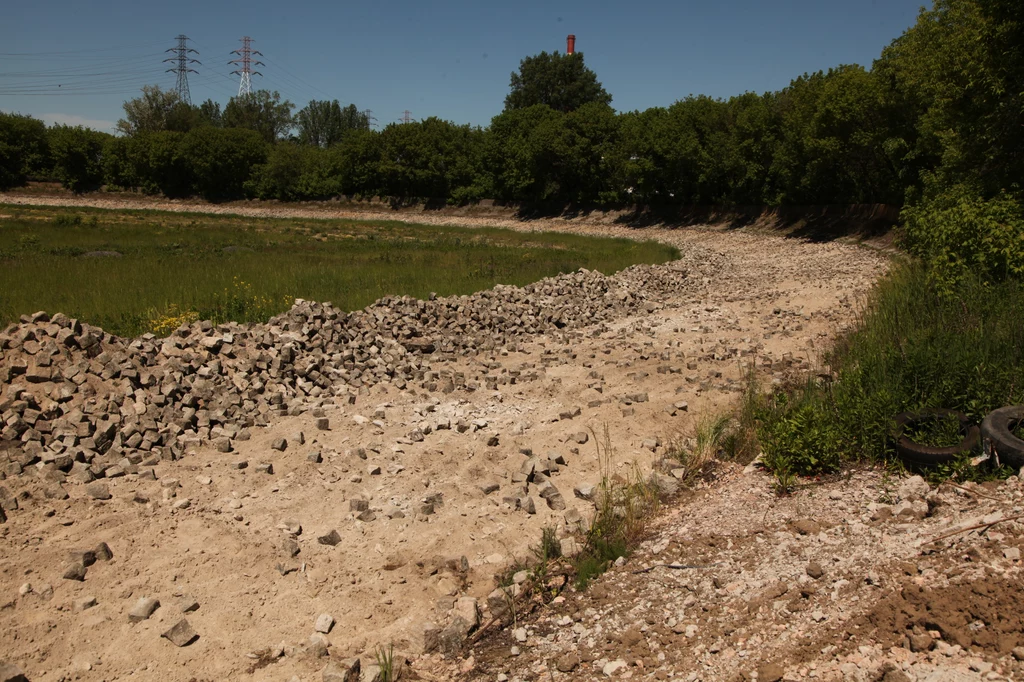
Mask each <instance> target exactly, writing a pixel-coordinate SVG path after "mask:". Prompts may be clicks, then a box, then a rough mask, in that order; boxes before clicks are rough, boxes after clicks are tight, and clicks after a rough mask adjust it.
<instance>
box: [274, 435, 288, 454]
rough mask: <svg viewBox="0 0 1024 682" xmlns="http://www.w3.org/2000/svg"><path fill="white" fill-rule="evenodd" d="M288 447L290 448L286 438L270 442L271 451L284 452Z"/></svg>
mask: <svg viewBox="0 0 1024 682" xmlns="http://www.w3.org/2000/svg"><path fill="white" fill-rule="evenodd" d="M287 447H288V441H287V440H285V439H284V438H275V439H274V440H272V441H270V449H271V450H277V451H278V452H284V451H285V449H286V448H287Z"/></svg>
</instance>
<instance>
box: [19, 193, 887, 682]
mask: <svg viewBox="0 0 1024 682" xmlns="http://www.w3.org/2000/svg"><path fill="white" fill-rule="evenodd" d="M0 202H2V203H23V204H58V205H69V206H70V205H77V206H94V207H101V208H152V209H160V210H177V211H204V212H210V213H236V214H241V215H248V216H253V217H262V216H269V215H273V216H279V217H286V216H297V217H298V216H301V217H347V218H372V219H381V218H386V219H390V220H406V221H409V222H419V223H444V224H455V225H467V226H474V225H481V224H486V225H497V226H502V227H510V228H513V229H525V230H562V231H572V232H578V233H586V234H595V235H616V236H629V237H632V238H642V239H658V240H662V241H665V242H668V243H672V244H674V245H676V246H678V247H679V248H680V250H681V251H682V253H683V258H682V263H681V264H675V267H679V266H680V265H682V266H685V267H687V268H688V269H689V271H690V272H691V276H692V277H694V278H696V280H695V281H696V284H697V285H698V286H695V287H694V288H693V289H689V290H688V292H687V293H686V294H685V295H682V294H681V295H679V296H677V297H673V298H671V299H670V300H666V301H664V302H663V303H664V307H663V308H661V309H660V310H658V311H656V312H655V313H653V314H650V315H645V316H642V317H636V318H624V319H621V320H618V321H617V322H616V323H615V324H612V325H609V326H608V327H607V328H605V329H596V330H583V331H582V332H581V333H572V334H558V335H555V336H540V337H537V338H534V339H531V340H530V341H528V342H527V343H525V344H523V345H522V346H521V347H519V348H518V349H514V350H510V351H501V352H495V353H494V354H488V355H483V354H481V355H478V356H475V357H467V358H464V359H462V360H460V361H458V363H456V364H455V365H454V366H453V367H452V369H453V371H461V372H464V373H465V374H466V375H467V376H476V377H480V376H483V375H484V374H487V373H490V374H492V375H493V374H498V375H499V376H500V375H501V374H502V373H506V372H508V371H509V370H515V369H521V368H533V369H535V370H536V371H538V372H539V373H540V375H541V377H540V380H538V381H534V382H530V383H515V384H514V383H500V384H499V385H498V386H497V389H496V390H484V389H481V390H476V391H472V392H470V391H456V392H455V393H452V394H448V395H441V394H434V393H430V392H428V391H427V390H425V389H424V388H422V387H419V386H411V387H409V388H408V389H406V390H398V389H396V388H394V387H389V386H387V385H379V386H377V387H375V388H373V389H371V390H370V391H369V392H367V393H366V394H363V395H360V396H359V399H358V401H357V403H356V404H355V405H347V404H345V405H341V404H338V405H333V406H330V408H329V410H328V413H327V414H328V416H329V417H330V419H331V423H332V427H331V430H330V431H326V432H324V431H317V430H316V429H315V428H314V427H313V423H312V422H313V419H312V417H311V416H308V415H300V416H295V417H284V418H281V419H280V420H278V421H277V422H275V423H273V424H272V425H271V426H270V427H269V428H266V429H261V430H260V431H259V432H257V433H255V434H254V436H253V438H252V440H251V441H249V442H248V443H245V444H242V446H241V447H240V448H239V450H238V452H235V453H231V454H222V453H218V452H215V451H213V450H212V449H206V450H201V451H200V452H199V453H197V455H196V456H195V457H191V458H186V459H184V460H181V461H178V462H166V463H162V464H161V465H159V466H158V467H157V469H158V471H157V479H158V480H155V481H149V480H141V479H139V478H138V477H135V476H132V475H129V476H125V477H123V478H119V479H116V480H114V481H111V482H110V485H111V492H112V493H113V498H112V499H111V500H109V501H104V502H100V501H94V500H91V499H89V498H88V497H87V496H86V495H85V494H84V492H83V490H82V487H81V486H76V485H68V486H67V488H68V489H67V492H68V495H69V499H67V500H58V499H47V498H46V497H45V496H44V494H43V486H42V484H41V482H39V481H36V480H33V479H31V478H29V477H19V478H9V479H7V480H6V481H4V482H3V483H2V485H3V486H5V487H7V488H8V489H9V492H10V494H11V495H12V496H15V497H18V499H19V500H20V503H19V508H18V509H17V510H16V511H13V512H11V513H9V514H8V516H9V520H8V522H7V523H6V524H2V525H0V547H2V550H0V651H2V652H3V653H2V654H0V662H3V661H4V660H6V661H8V662H11V663H15V664H17V665H19V666H20V667H21V668H23V669H24V670H25V672H26V674H27V676H28V678H29V679H31V680H59V679H81V680H120V679H128V678H131V679H138V680H190V679H193V678H195V679H199V680H207V679H208V680H223V679H251V680H281V679H288V678H289V677H291V676H293V675H294V676H296V678H297V679H300V680H312V679H320V677H319V672H318V671H319V670H320V669H321V668H323V666H324V662H325V660H326V659H322V658H319V657H317V656H316V655H315V652H312V651H310V649H311V647H310V646H309V644H310V636H311V635H312V634H313V625H314V621H315V620H316V618H317V616H318V615H320V614H321V613H329V614H331V615H332V616H333V617H334V619H335V620H336V624H335V625H334V627H333V629H332V630H331V632H330V633H329V634H328V635H327V638H328V639H329V640H330V659H339V658H345V657H348V656H353V655H358V654H362V655H363V660H364V661H367V660H369V659H367V656H366V654H367V652H368V651H369V650H371V649H372V648H373V647H374V646H375V645H376V644H378V643H384V642H394V643H395V645H396V647H397V648H399V649H400V650H402V651H409V652H413V653H415V652H416V650H417V648H418V646H421V639H422V636H421V635H422V625H423V623H424V622H427V621H435V622H440V623H443V622H444V620H445V619H446V618H447V613H446V612H445V611H444V610H443V609H444V607H445V605H448V606H450V604H451V598H452V597H453V596H460V595H469V596H473V597H477V598H480V599H481V601H483V598H484V597H485V596H486V595H487V594H488V593H489V592H490V591H491V590H492V589H493V587H494V584H493V581H492V576H493V575H494V574H495V573H496V572H498V571H499V570H501V569H502V568H503V567H504V566H505V565H507V564H508V563H509V562H511V561H512V560H514V559H516V558H522V557H525V556H526V555H527V553H528V547H529V546H530V545H532V544H534V543H535V542H536V541H537V539H538V538H539V537H540V531H541V528H542V527H544V526H550V525H558V526H561V527H562V528H563V529H564V527H565V526H566V523H565V521H564V515H565V513H566V512H565V511H557V512H556V511H554V510H551V509H548V508H547V507H546V506H545V505H543V504H538V507H537V513H536V514H533V515H531V514H527V513H526V512H524V511H522V510H515V509H512V508H510V507H509V506H508V505H506V504H503V502H502V496H501V495H502V494H501V492H497V493H493V494H491V495H487V494H485V493H484V492H483V491H481V490H480V488H479V485H480V484H481V483H482V482H490V481H492V480H493V481H494V482H497V483H499V484H500V485H501V486H502V488H505V487H506V486H508V485H510V483H509V482H510V479H511V476H512V474H513V473H514V472H517V471H518V470H519V468H520V466H521V464H522V463H523V461H524V460H525V458H524V456H523V455H521V454H520V453H519V450H520V449H521V448H531V449H532V450H533V451H534V452H535V453H547V452H548V451H556V452H558V453H559V454H562V455H564V456H565V458H566V460H567V462H568V465H567V466H566V467H565V468H564V469H563V470H562V471H561V472H560V473H558V474H557V475H556V476H554V477H553V478H552V481H553V482H554V483H556V484H557V486H558V487H559V488H560V489H561V490H562V491H563V492H565V493H566V499H567V502H568V503H569V507H570V510H571V509H578V510H579V511H580V512H581V513H582V514H587V513H589V510H590V505H589V503H587V502H585V501H584V500H581V499H576V498H573V497H572V493H571V491H572V490H573V488H574V487H576V486H577V485H579V484H585V483H594V482H596V481H597V479H598V478H599V476H600V473H601V472H600V471H599V463H598V461H597V456H596V451H595V448H594V443H593V440H592V439H590V440H589V441H588V442H587V443H586V444H579V443H577V442H575V441H573V440H571V439H570V436H572V435H574V434H577V433H579V432H586V431H589V430H591V429H592V430H593V432H597V433H600V432H601V431H602V430H603V429H604V427H607V428H608V430H609V433H610V437H611V442H612V444H613V445H614V447H615V450H616V457H615V459H614V462H615V464H614V466H615V467H616V468H617V470H620V471H621V470H624V469H625V467H628V466H631V464H632V463H634V462H635V463H636V464H638V465H640V466H641V467H642V468H645V469H646V468H649V467H650V464H651V462H652V461H654V460H655V459H657V458H660V457H661V456H663V454H664V453H665V446H666V444H668V443H669V442H671V441H672V440H673V439H674V438H676V437H678V436H679V435H680V434H685V433H687V432H688V431H690V430H692V428H693V424H694V422H695V420H696V419H697V418H699V416H701V415H703V414H712V413H715V412H717V411H718V410H721V409H724V408H725V407H726V406H727V405H728V404H729V403H730V402H731V401H732V400H733V399H734V398H735V397H736V395H737V391H738V390H739V388H740V385H741V384H740V376H741V373H742V371H743V367H744V366H745V365H748V364H749V363H750V362H755V363H757V365H758V366H759V367H762V368H767V370H766V371H768V372H769V374H774V375H776V376H781V375H782V373H784V372H786V371H791V370H793V369H799V368H801V367H804V368H809V367H811V366H812V365H813V364H814V363H815V362H816V359H817V355H818V352H819V351H820V350H821V349H822V348H823V347H825V346H826V345H827V343H828V340H829V338H831V337H833V336H834V334H835V333H836V331H837V330H838V329H840V328H842V327H843V326H845V325H846V324H848V323H849V322H850V321H851V320H852V317H853V313H854V312H855V309H856V305H857V303H858V301H859V299H860V298H861V297H862V296H863V295H864V294H865V293H866V292H867V290H868V289H869V288H870V286H871V284H872V282H874V281H875V279H876V278H877V277H878V276H879V275H880V274H881V273H882V272H883V271H884V270H885V267H886V263H885V260H884V258H883V257H882V256H880V255H879V254H878V253H875V252H873V251H871V250H868V249H864V248H860V247H858V246H855V245H848V244H840V243H828V244H812V243H806V242H801V241H797V240H792V239H786V238H783V237H776V236H768V235H764V234H753V233H747V232H744V231H733V232H727V231H720V230H715V229H711V228H708V229H689V230H664V229H643V230H636V229H631V228H626V227H621V226H617V225H615V224H608V223H607V222H606V223H595V222H585V221H583V220H573V221H563V220H544V221H536V222H523V221H518V220H513V219H510V218H507V217H506V218H495V219H490V218H480V217H474V216H463V215H438V214H431V213H428V212H415V213H399V214H395V213H384V212H359V213H353V212H350V211H340V210H339V211H334V210H331V209H327V208H309V207H304V208H298V209H295V208H280V207H267V206H260V207H256V208H247V207H245V206H238V205H232V206H210V205H207V204H199V203H187V202H160V201H149V200H146V201H134V200H122V199H110V198H104V199H91V198H85V199H67V198H56V199H54V198H46V197H35V196H24V195H0ZM608 220H609V221H611V220H613V218H612V217H609V218H608ZM694 291H696V292H697V293H693V292H694ZM51 312H56V311H51ZM545 358H546V360H545ZM637 393H646V394H647V396H648V400H647V401H646V402H633V403H632V404H628V405H627V404H626V403H624V402H623V401H621V400H619V399H617V397H618V396H622V395H627V394H637ZM681 402H685V403H687V404H688V407H687V410H686V411H683V410H682V409H681V408H679V409H673V408H672V406H673V405H675V404H677V403H681ZM577 407H578V408H580V414H579V415H578V416H573V417H570V416H567V415H563V416H560V415H562V413H566V412H568V413H570V414H571V413H572V412H573V410H574V408H577ZM666 408H669V411H675V412H676V414H675V416H672V415H670V413H669V411H666ZM438 419H450V420H451V421H452V422H453V423H454V422H455V421H456V420H459V419H463V420H466V421H472V420H480V421H479V424H483V426H481V427H480V428H479V429H475V428H474V429H473V430H469V431H467V432H465V433H459V432H457V431H456V430H447V431H434V432H433V433H432V434H430V435H428V436H427V437H426V439H425V440H424V441H423V442H407V439H406V438H405V435H406V434H407V433H408V432H409V430H410V428H412V426H413V425H415V424H418V423H421V422H423V421H424V420H438ZM298 431H302V432H304V434H305V439H306V441H307V442H306V445H305V446H303V447H295V448H292V447H289V449H288V450H286V451H285V452H277V451H274V450H271V449H270V447H269V446H270V443H271V441H272V440H273V439H274V438H277V437H285V438H288V439H289V440H290V441H292V442H294V434H296V432H298ZM491 436H498V437H499V444H498V445H496V446H488V445H486V442H487V440H488V439H489V438H490V437H491ZM651 440H657V441H659V442H660V445H655V446H653V447H651V444H650V442H649V441H651ZM645 441H648V443H646V444H645ZM360 448H362V449H363V450H364V453H363V454H365V455H366V459H362V457H361V455H360V453H359V449H360ZM312 449H318V450H321V451H322V453H323V457H324V461H323V462H322V463H319V464H313V463H311V462H309V461H307V457H306V456H307V454H308V453H309V452H310V451H311V450H312ZM241 460H246V461H248V462H250V463H256V462H267V463H270V464H272V466H273V472H274V473H273V474H269V475H268V474H262V473H257V472H255V471H254V469H253V468H252V467H250V468H248V469H237V468H234V466H233V465H234V463H236V462H238V461H241ZM377 467H379V471H380V473H379V474H378V473H372V470H373V469H374V468H377ZM760 476H762V478H763V475H760ZM171 481H177V486H175V485H174V484H172V483H170V482H171ZM747 484H748V483H747V482H744V483H743V485H747ZM757 485H766V483H764V482H759V483H757ZM436 493H442V495H443V500H444V502H443V504H440V505H438V506H437V509H436V511H435V513H433V514H431V515H423V514H420V513H409V514H406V515H403V516H397V515H396V516H394V517H393V518H388V517H387V515H386V514H384V513H381V514H378V515H377V519H376V520H375V521H372V522H363V521H359V520H355V519H354V518H353V514H352V513H351V512H350V511H349V500H351V499H353V498H356V497H359V498H363V499H368V500H370V502H371V505H372V506H373V507H376V508H378V509H380V510H382V511H383V510H385V509H391V508H404V509H406V510H409V509H414V510H415V509H416V508H417V505H418V504H420V502H421V500H422V499H423V498H426V497H428V496H433V495H435V494H436ZM185 499H187V500H188V504H187V506H186V505H181V504H178V503H180V502H181V501H182V500H185ZM722 513H723V514H725V513H728V510H722ZM738 518H740V519H741V520H744V519H745V518H746V517H738ZM285 522H298V523H299V524H300V525H301V526H302V532H301V534H299V535H298V536H297V538H296V540H297V544H298V546H299V547H300V548H301V551H300V553H299V554H298V556H296V557H295V558H292V557H291V556H288V553H286V552H285V551H283V550H282V546H283V541H284V540H285V539H286V537H287V535H286V533H285V530H283V529H282V527H283V526H289V525H290V523H285ZM332 528H333V529H337V531H338V532H339V534H340V535H341V542H340V543H339V544H338V545H337V546H336V547H330V546H327V545H323V544H319V543H318V542H317V540H316V537H317V536H318V535H320V534H322V533H324V532H326V531H328V530H330V529H332ZM100 541H104V542H107V543H108V544H109V546H110V547H111V549H112V551H113V554H114V559H113V560H112V561H111V562H108V563H102V564H97V565H96V566H95V567H94V568H91V569H90V571H89V574H88V577H87V579H86V580H85V581H84V582H77V581H70V580H64V579H62V578H61V573H62V566H63V561H64V559H65V556H66V555H67V553H68V552H69V551H70V550H74V549H82V548H88V547H93V546H95V545H96V544H97V543H98V542H100ZM461 556H465V557H467V559H468V563H469V571H468V573H467V574H466V575H465V576H462V575H458V574H457V573H458V572H455V573H453V572H452V571H449V570H446V569H445V568H444V566H443V564H444V561H443V560H444V559H448V558H459V557H461ZM435 557H440V558H441V559H442V561H440V562H439V561H437V560H436V559H435ZM439 564H440V565H441V569H440V570H438V565H439ZM463 579H464V582H463ZM183 594H187V595H190V596H191V597H192V598H194V599H195V600H196V601H197V602H198V603H199V608H198V610H196V611H194V612H192V613H189V614H188V619H189V621H190V623H191V624H192V625H193V627H194V628H195V630H196V632H197V633H198V634H199V638H198V640H196V641H195V642H194V643H193V644H191V645H190V646H187V647H184V648H176V647H173V646H171V645H170V643H169V642H168V641H166V640H164V639H161V638H160V633H162V632H163V631H165V630H166V629H167V628H168V627H170V626H171V625H173V624H174V623H175V622H176V621H177V620H178V619H179V618H180V617H181V612H180V609H179V606H178V603H179V601H180V599H181V597H180V596H179V595H183ZM144 596H152V597H156V598H158V599H159V600H160V602H161V607H160V608H158V609H157V610H156V612H155V613H154V614H153V616H152V617H151V618H150V619H148V620H144V621H142V622H140V623H137V624H133V623H130V622H129V619H128V612H129V611H130V610H131V608H132V607H133V606H134V604H135V602H136V601H137V600H138V599H139V598H140V597H144ZM86 597H89V598H95V600H96V605H95V606H92V607H91V608H87V609H85V610H79V608H76V602H79V600H81V599H83V598H86ZM268 651H270V652H272V653H274V654H275V656H274V657H273V662H272V663H269V665H266V667H261V665H262V664H263V663H267V660H269V659H267V656H266V655H265V654H266V653H267V652H268ZM261 653H262V654H264V656H263V658H260V654H261ZM276 654H281V655H280V656H277V655H276ZM419 668H420V670H421V671H423V674H424V675H427V674H428V672H427V671H428V670H433V671H434V672H433V674H434V675H435V676H437V675H440V676H447V675H449V674H451V670H450V669H449V668H446V667H445V666H444V665H443V664H441V663H439V662H438V661H436V660H434V659H431V658H429V657H426V658H422V659H421V663H420V665H419ZM648 672H650V673H651V674H653V671H648ZM487 679H493V678H487ZM706 679H718V678H715V677H708V678H706Z"/></svg>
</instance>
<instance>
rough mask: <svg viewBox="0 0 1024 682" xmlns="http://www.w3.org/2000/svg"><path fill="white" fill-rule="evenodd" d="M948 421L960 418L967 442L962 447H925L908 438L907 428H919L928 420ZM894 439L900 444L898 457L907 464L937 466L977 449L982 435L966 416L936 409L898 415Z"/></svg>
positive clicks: (897, 450)
mask: <svg viewBox="0 0 1024 682" xmlns="http://www.w3.org/2000/svg"><path fill="white" fill-rule="evenodd" d="M948 417H956V419H957V420H958V421H959V422H960V432H961V433H962V434H963V436H964V438H963V440H962V441H960V443H959V445H954V446H952V447H944V448H940V447H935V446H932V445H923V444H921V443H915V442H914V441H912V440H910V438H909V437H908V436H907V434H906V431H907V427H909V426H912V425H914V424H919V423H921V422H922V421H925V420H939V419H945V418H948ZM893 439H894V440H895V441H896V454H897V455H898V456H899V458H900V459H902V460H903V462H904V463H906V464H910V465H917V466H935V465H938V464H946V463H947V462H952V461H953V460H955V459H956V458H957V457H958V456H960V455H962V454H963V453H965V452H970V451H971V450H974V449H975V448H977V447H978V444H979V442H980V440H981V432H980V431H979V429H978V427H977V426H975V425H973V424H971V421H970V419H968V418H967V415H966V414H964V413H963V412H957V411H956V410H945V409H942V408H935V409H928V410H921V411H919V412H903V413H901V414H898V415H896V429H895V431H893Z"/></svg>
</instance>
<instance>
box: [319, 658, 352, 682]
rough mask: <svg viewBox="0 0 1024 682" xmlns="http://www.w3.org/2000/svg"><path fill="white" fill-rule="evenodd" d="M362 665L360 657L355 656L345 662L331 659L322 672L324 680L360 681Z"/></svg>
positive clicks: (339, 681) (327, 681)
mask: <svg viewBox="0 0 1024 682" xmlns="http://www.w3.org/2000/svg"><path fill="white" fill-rule="evenodd" d="M360 674H361V666H360V665H359V659H358V658H354V659H352V660H350V661H347V662H345V663H335V662H334V661H331V662H330V663H328V664H327V667H326V668H324V669H323V671H322V672H321V673H320V677H321V680H322V681H323V682H359V679H360Z"/></svg>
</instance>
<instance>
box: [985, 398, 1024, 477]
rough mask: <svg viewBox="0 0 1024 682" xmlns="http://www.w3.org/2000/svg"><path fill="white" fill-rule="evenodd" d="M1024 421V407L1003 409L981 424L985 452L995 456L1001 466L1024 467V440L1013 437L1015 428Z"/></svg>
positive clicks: (986, 418)
mask: <svg viewBox="0 0 1024 682" xmlns="http://www.w3.org/2000/svg"><path fill="white" fill-rule="evenodd" d="M1022 421H1024V405H1011V406H1010V407H1002V408H1000V409H998V410H995V411H994V412H992V413H990V414H989V415H988V416H987V417H985V420H984V421H983V422H981V441H982V445H983V447H984V448H985V452H986V453H989V454H995V455H996V457H998V459H999V463H1000V464H1009V465H1010V466H1012V467H1021V466H1024V440H1021V439H1020V438H1018V437H1017V436H1015V435H1013V428H1014V427H1015V426H1016V425H1017V424H1018V423H1020V422H1022Z"/></svg>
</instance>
